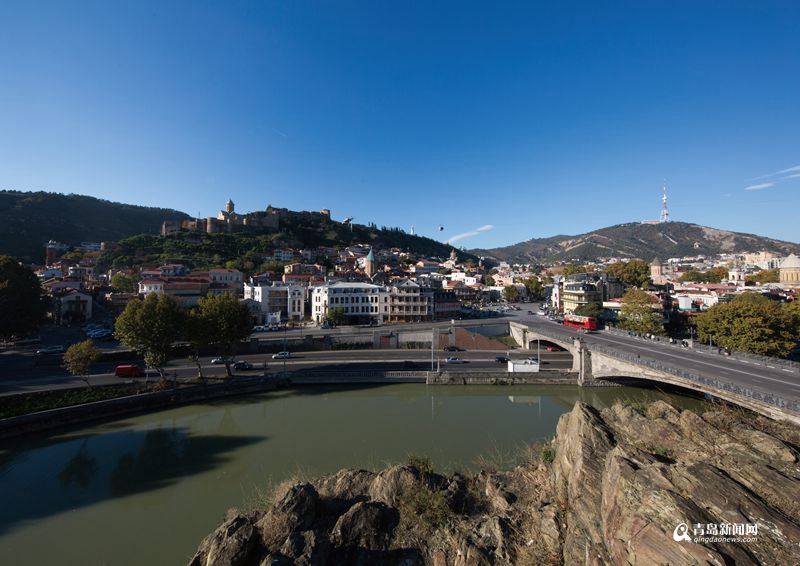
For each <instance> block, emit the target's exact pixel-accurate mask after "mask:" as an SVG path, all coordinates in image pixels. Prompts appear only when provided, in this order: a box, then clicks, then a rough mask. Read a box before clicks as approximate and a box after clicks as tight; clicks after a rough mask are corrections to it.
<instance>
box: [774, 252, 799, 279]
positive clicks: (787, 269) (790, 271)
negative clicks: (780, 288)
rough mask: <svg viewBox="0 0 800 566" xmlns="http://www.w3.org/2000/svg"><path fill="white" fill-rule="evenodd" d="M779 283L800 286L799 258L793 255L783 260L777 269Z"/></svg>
mask: <svg viewBox="0 0 800 566" xmlns="http://www.w3.org/2000/svg"><path fill="white" fill-rule="evenodd" d="M779 270H780V278H779V281H780V283H782V284H784V285H792V286H800V258H798V257H797V256H796V255H794V254H789V256H788V257H787V258H786V259H784V260H783V261H782V262H781V264H780V267H779Z"/></svg>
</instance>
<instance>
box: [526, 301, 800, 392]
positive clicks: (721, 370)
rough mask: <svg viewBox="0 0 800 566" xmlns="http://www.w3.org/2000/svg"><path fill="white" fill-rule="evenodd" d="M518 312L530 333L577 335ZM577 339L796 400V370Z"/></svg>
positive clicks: (633, 343)
mask: <svg viewBox="0 0 800 566" xmlns="http://www.w3.org/2000/svg"><path fill="white" fill-rule="evenodd" d="M521 312H525V311H521ZM521 312H518V313H515V314H512V315H511V316H512V318H515V319H517V320H518V321H519V322H522V323H524V324H528V325H529V326H530V327H531V328H532V329H534V330H535V329H536V328H537V327H544V328H546V329H547V331H549V332H556V333H558V334H559V335H560V336H563V337H564V338H565V339H570V340H571V339H574V338H575V337H576V336H578V333H577V331H576V330H574V329H571V328H568V327H565V326H563V325H561V324H558V323H555V322H553V321H550V320H548V319H547V318H545V317H541V316H529V315H527V314H521ZM580 336H581V337H582V339H583V340H584V342H585V343H586V344H588V345H589V348H590V349H591V346H592V344H598V345H600V346H604V347H606V348H613V349H614V350H617V351H620V352H625V353H628V354H631V355H633V356H637V355H638V356H642V357H647V358H650V359H654V360H656V361H658V362H659V363H661V364H663V365H665V366H668V367H673V368H676V369H680V370H684V371H687V372H690V373H694V374H697V375H700V376H703V377H712V378H715V379H719V380H720V381H727V382H730V383H732V384H735V385H739V386H741V387H746V388H749V389H753V390H756V391H760V392H762V393H767V394H772V395H777V396H780V397H782V398H783V399H785V400H786V401H790V402H791V401H800V371H798V370H797V369H789V368H783V367H780V366H777V365H776V366H774V367H770V366H764V365H758V364H756V363H753V362H747V361H742V360H737V359H735V358H733V357H729V356H723V355H719V354H715V353H706V352H703V351H699V350H694V349H691V348H688V349H687V348H680V347H678V346H675V345H671V344H669V343H665V342H653V341H648V340H643V339H640V338H633V337H629V336H618V335H616V334H610V333H606V332H602V331H601V332H596V333H592V334H581V335H580Z"/></svg>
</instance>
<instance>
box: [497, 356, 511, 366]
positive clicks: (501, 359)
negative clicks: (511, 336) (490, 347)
mask: <svg viewBox="0 0 800 566" xmlns="http://www.w3.org/2000/svg"><path fill="white" fill-rule="evenodd" d="M494 361H496V362H497V363H498V364H506V363H508V356H495V357H494Z"/></svg>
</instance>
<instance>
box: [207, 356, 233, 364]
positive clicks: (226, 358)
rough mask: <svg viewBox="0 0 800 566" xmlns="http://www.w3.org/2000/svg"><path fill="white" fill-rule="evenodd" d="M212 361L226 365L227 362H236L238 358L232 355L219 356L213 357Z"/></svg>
mask: <svg viewBox="0 0 800 566" xmlns="http://www.w3.org/2000/svg"><path fill="white" fill-rule="evenodd" d="M211 363H212V364H214V365H215V366H216V365H225V364H235V363H236V360H234V359H233V358H231V357H230V356H220V357H218V358H213V359H212V360H211Z"/></svg>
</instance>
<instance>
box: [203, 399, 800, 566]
mask: <svg viewBox="0 0 800 566" xmlns="http://www.w3.org/2000/svg"><path fill="white" fill-rule="evenodd" d="M798 441H800V432H799V431H797V430H796V429H793V428H789V427H788V426H787V425H784V424H779V423H775V422H774V421H769V420H768V419H765V418H763V417H756V416H753V415H751V414H749V413H745V412H736V411H730V410H725V409H716V408H714V409H712V410H709V411H708V412H705V413H703V414H697V413H694V412H691V411H678V410H676V409H675V408H673V407H671V406H670V405H668V404H666V403H663V402H656V403H653V404H651V405H649V406H647V407H635V406H626V405H624V404H617V405H615V406H614V407H612V408H610V409H605V410H603V411H597V410H596V409H594V408H592V407H590V406H588V405H584V404H582V403H578V404H576V406H575V407H574V409H573V410H572V411H571V412H570V413H567V414H565V415H563V416H562V417H561V419H560V421H559V424H558V427H557V431H556V436H555V438H554V439H553V441H552V443H551V444H549V445H546V446H543V447H540V448H539V449H537V450H532V451H531V455H530V457H529V458H528V460H527V461H526V462H525V463H523V464H521V465H519V466H518V467H517V468H515V469H513V470H510V471H506V472H497V471H486V470H484V471H481V472H480V473H477V474H475V475H472V476H465V475H461V474H457V473H456V474H453V475H451V476H450V477H444V476H441V475H438V474H435V473H433V472H432V471H431V470H430V467H429V466H427V465H425V464H424V462H423V463H420V462H417V463H416V465H412V464H409V465H397V466H392V467H390V468H387V469H386V470H383V471H381V472H380V473H377V474H375V473H372V472H369V471H365V470H342V471H340V472H338V473H337V474H335V475H332V476H327V477H324V478H321V479H319V480H317V481H314V482H310V483H298V484H296V485H293V486H291V487H289V488H287V489H285V490H284V491H283V492H282V493H279V494H277V497H276V500H275V503H274V504H273V505H272V506H271V507H270V508H269V509H267V510H265V511H264V512H260V513H255V514H252V515H235V516H233V517H231V518H230V519H229V520H227V521H226V522H225V523H224V524H223V525H222V526H220V527H219V528H218V529H217V530H216V531H215V532H214V533H212V534H210V535H209V536H208V537H206V539H205V540H204V541H203V542H202V543H201V545H200V547H199V548H198V551H197V554H196V555H195V557H194V558H193V559H192V561H191V563H190V564H191V566H206V565H211V564H214V565H232V566H234V565H246V564H247V565H249V564H253V565H279V564H297V565H325V564H337V565H338V564H365V565H366V564H402V565H405V566H413V565H416V564H420V565H421V564H432V565H435V566H449V565H456V566H473V565H474V566H478V565H484V564H499V565H506V564H508V565H510V564H570V565H571V564H597V565H600V564H719V565H723V564H733V563H736V564H796V563H798V562H800V552H798V551H799V550H800V548H798V547H797V541H800V503H798V501H799V500H800V465H798ZM681 523H684V524H686V525H687V527H688V534H689V535H690V536H694V530H695V528H698V529H700V528H702V529H703V530H704V531H707V532H708V531H709V530H710V529H709V526H712V527H713V526H719V527H718V528H719V529H723V528H726V527H724V526H725V525H751V526H752V525H757V527H756V528H757V533H756V534H749V535H746V539H745V538H744V537H745V535H740V534H738V533H732V534H731V535H727V536H720V535H717V536H716V537H714V536H713V535H710V536H711V538H708V539H706V540H699V539H698V540H697V541H694V540H691V541H686V540H675V538H674V537H673V534H674V533H676V528H677V527H678V526H679V525H680V524H681ZM751 528H752V527H751ZM683 532H684V531H680V530H679V531H677V533H678V534H682V533H683ZM698 534H699V530H698ZM734 535H735V536H736V537H739V538H738V539H735V538H731V537H733V536H734Z"/></svg>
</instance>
